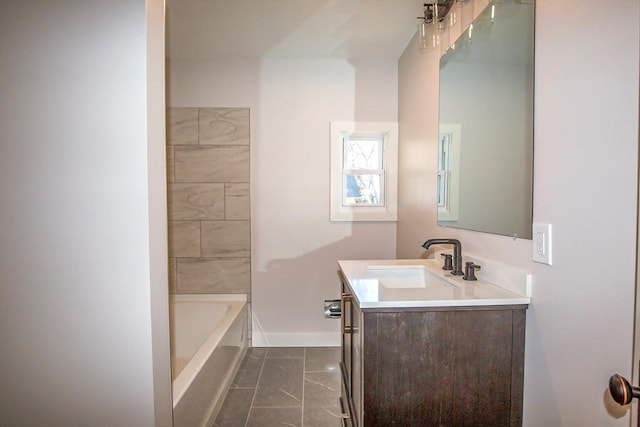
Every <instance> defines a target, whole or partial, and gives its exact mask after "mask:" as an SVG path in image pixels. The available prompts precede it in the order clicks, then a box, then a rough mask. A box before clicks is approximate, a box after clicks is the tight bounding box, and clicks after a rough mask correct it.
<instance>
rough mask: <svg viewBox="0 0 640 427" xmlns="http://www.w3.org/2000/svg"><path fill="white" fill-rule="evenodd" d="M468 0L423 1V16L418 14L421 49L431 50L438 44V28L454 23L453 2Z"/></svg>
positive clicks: (455, 18) (441, 28)
mask: <svg viewBox="0 0 640 427" xmlns="http://www.w3.org/2000/svg"><path fill="white" fill-rule="evenodd" d="M467 1H469V0H435V1H430V2H427V3H423V5H422V6H423V10H422V12H423V16H419V17H418V19H420V20H421V21H422V22H420V26H419V31H420V33H419V36H420V39H419V46H420V49H421V50H431V49H433V48H435V47H436V46H438V45H439V44H440V35H439V33H438V30H443V29H445V28H447V27H450V26H451V25H454V24H455V23H456V20H457V16H456V12H455V11H454V10H452V9H453V6H454V4H455V3H456V2H457V3H465V2H467Z"/></svg>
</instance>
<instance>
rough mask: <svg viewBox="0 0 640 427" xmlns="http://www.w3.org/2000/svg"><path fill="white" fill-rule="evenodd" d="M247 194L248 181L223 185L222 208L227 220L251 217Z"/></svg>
mask: <svg viewBox="0 0 640 427" xmlns="http://www.w3.org/2000/svg"><path fill="white" fill-rule="evenodd" d="M249 194H250V193H249V184H248V183H238V184H233V183H231V184H225V185H224V210H225V218H226V219H227V220H249V219H251V199H250V198H249Z"/></svg>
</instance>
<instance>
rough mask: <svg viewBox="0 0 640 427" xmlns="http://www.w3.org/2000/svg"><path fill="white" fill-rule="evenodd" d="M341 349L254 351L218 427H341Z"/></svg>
mask: <svg viewBox="0 0 640 427" xmlns="http://www.w3.org/2000/svg"><path fill="white" fill-rule="evenodd" d="M339 360H340V348H339V347H306V348H302V347H300V348H277V347H272V348H250V349H248V351H247V355H246V356H245V359H244V361H243V362H242V365H241V366H240V369H239V370H238V373H237V375H236V377H235V378H234V380H233V383H232V386H231V388H230V389H229V393H228V394H227V398H226V399H225V401H224V403H223V405H222V408H221V410H220V413H219V414H218V418H217V419H216V422H215V423H214V426H216V427H236V426H238V427H240V426H243V427H244V426H248V427H258V426H259V427H270V426H282V425H287V426H300V427H325V426H327V427H338V426H339V425H340V413H341V411H340V407H339V403H338V398H339V396H340V370H339V366H338V363H339Z"/></svg>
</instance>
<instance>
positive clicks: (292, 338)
mask: <svg viewBox="0 0 640 427" xmlns="http://www.w3.org/2000/svg"><path fill="white" fill-rule="evenodd" d="M252 346H253V347H340V334H339V333H317V334H314V333H308V334H305V333H289V334H277V333H261V332H257V331H255V329H254V331H253V335H252Z"/></svg>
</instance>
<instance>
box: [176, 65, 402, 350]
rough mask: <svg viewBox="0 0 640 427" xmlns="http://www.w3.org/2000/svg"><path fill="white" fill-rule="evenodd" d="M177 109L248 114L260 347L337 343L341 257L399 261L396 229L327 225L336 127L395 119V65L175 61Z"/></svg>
mask: <svg viewBox="0 0 640 427" xmlns="http://www.w3.org/2000/svg"><path fill="white" fill-rule="evenodd" d="M168 75H169V85H168V88H169V92H168V95H169V105H170V106H171V107H194V106H195V107H206V106H212V105H213V106H227V107H248V108H249V109H250V110H251V262H252V267H251V280H252V309H253V315H254V316H253V338H254V341H253V342H254V344H255V345H274V346H277V345H338V344H339V322H338V321H336V320H335V319H324V317H323V300H324V299H325V298H338V297H339V292H340V291H339V281H338V277H337V271H336V270H337V265H336V261H337V260H338V259H340V258H374V259H375V258H393V257H394V256H395V241H396V236H395V224H393V223H357V224H356V223H353V224H351V223H331V222H330V221H329V201H330V199H329V158H330V156H329V154H330V122H331V121H332V120H335V121H353V120H358V121H381V122H394V121H396V119H397V112H396V108H397V64H396V61H395V60H369V61H358V62H353V63H350V62H348V61H345V60H336V59H333V60H332V59H277V58H272V59H259V58H258V59H242V58H235V59H234V58H226V59H224V60H223V59H219V60H216V61H194V60H180V61H176V60H170V61H169V62H168Z"/></svg>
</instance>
